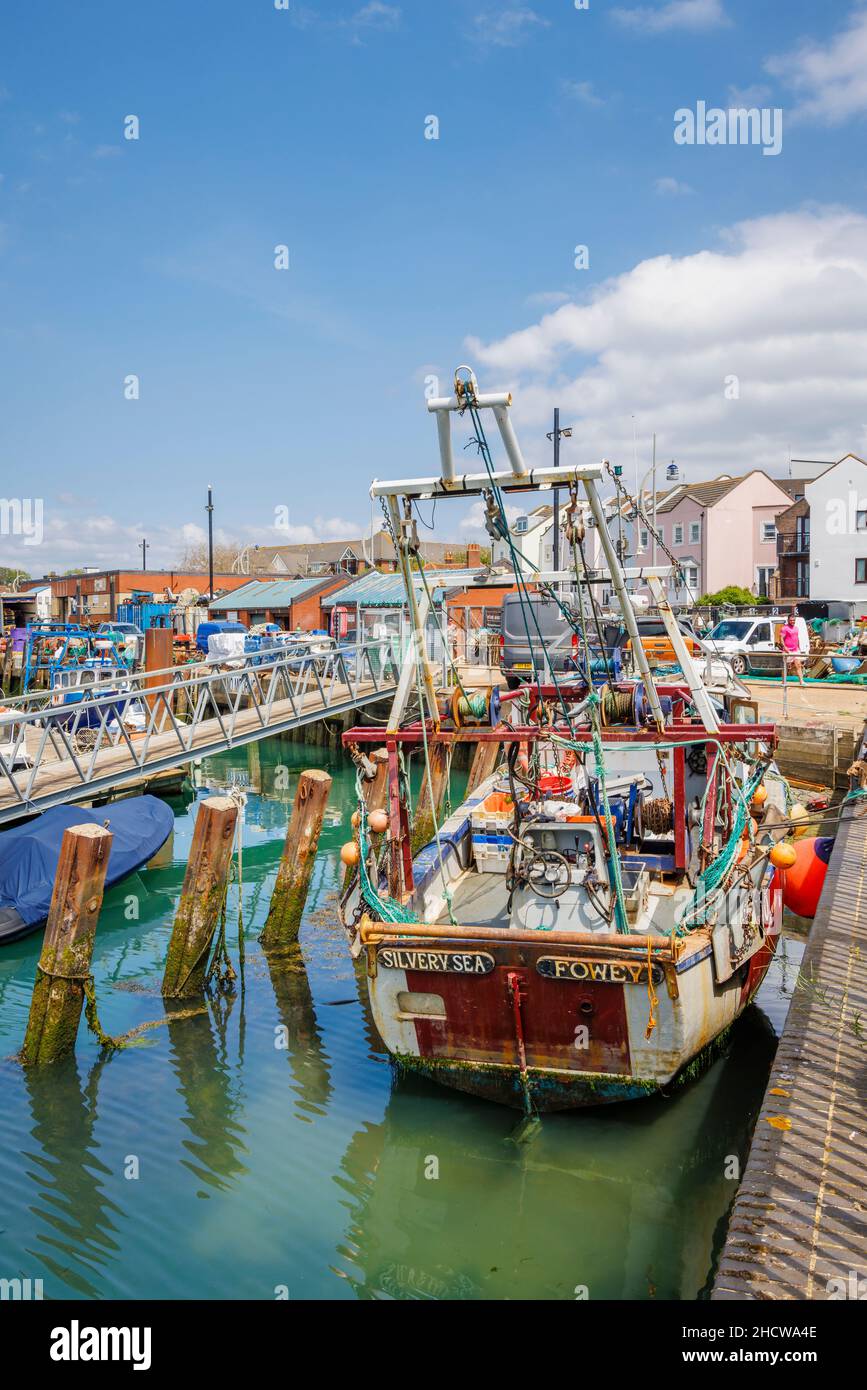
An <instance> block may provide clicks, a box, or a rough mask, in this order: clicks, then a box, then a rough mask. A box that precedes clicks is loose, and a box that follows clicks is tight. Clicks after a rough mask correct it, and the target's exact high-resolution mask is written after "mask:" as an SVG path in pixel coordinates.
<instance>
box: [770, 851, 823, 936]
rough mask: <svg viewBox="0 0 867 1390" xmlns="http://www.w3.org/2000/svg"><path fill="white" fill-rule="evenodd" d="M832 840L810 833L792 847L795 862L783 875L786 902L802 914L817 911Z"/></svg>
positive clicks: (793, 910) (814, 913)
mask: <svg viewBox="0 0 867 1390" xmlns="http://www.w3.org/2000/svg"><path fill="white" fill-rule="evenodd" d="M833 843H834V841H833V839H829V838H828V837H826V836H824V835H811V836H810V837H809V838H808V839H805V840H798V842H797V844H795V845H793V846H792V847H791V852H792V856H793V861H794V862H793V863H792V865H791V867H787V869H786V873H785V875H784V877H783V903H784V905H785V906H786V907H787V908H788V909H789V911H790V912H794V913H797V915H798V916H799V917H815V915H816V908H817V907H818V906H819V898H820V897H821V895H822V888H823V886H824V883H825V875H826V873H827V872H828V860H829V859H830V858H831V846H832V845H833ZM776 848H778V849H779V846H776Z"/></svg>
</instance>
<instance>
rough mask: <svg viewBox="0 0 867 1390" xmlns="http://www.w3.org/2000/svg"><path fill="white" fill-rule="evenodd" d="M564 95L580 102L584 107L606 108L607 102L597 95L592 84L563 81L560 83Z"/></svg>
mask: <svg viewBox="0 0 867 1390" xmlns="http://www.w3.org/2000/svg"><path fill="white" fill-rule="evenodd" d="M560 88H561V90H562V92H563V95H564V96H566V97H569V98H570V99H571V100H572V101H580V102H581V104H582V105H583V106H604V105H605V100H604V98H603V97H600V96H598V95H597V93H596V92H594V90H593V83H592V82H571V81H563V82H561V83H560Z"/></svg>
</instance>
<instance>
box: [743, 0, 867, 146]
mask: <svg viewBox="0 0 867 1390" xmlns="http://www.w3.org/2000/svg"><path fill="white" fill-rule="evenodd" d="M765 69H766V71H767V72H769V73H770V74H771V76H772V77H776V78H778V79H779V80H780V81H781V82H782V83H783V84H784V85H785V86H787V87H791V88H792V90H793V91H794V92H795V93H796V94H797V97H798V99H799V103H800V104H799V105H798V106H797V107H796V109H795V112H794V113H793V114H794V115H797V116H803V117H814V118H816V119H818V120H820V121H824V122H826V123H827V124H828V125H839V124H840V123H841V122H842V121H845V120H848V119H849V118H850V117H852V116H861V115H864V113H865V112H867V9H862V8H859V9H858V10H856V11H853V13H852V14H851V16H850V17H849V22H848V24H847V25H846V27H845V29H843V30H841V31H840V32H839V33H838V34H836V35H835V36H834V37H833V38H832V39H830V40H829V41H828V43H825V44H823V43H819V42H817V41H815V40H812V39H804V40H803V41H802V42H801V43H800V44H799V45H798V46H797V47H796V48H793V49H791V50H790V51H789V52H788V53H783V54H779V55H777V56H775V57H772V58H769V59H768V60H767V62H766V63H765Z"/></svg>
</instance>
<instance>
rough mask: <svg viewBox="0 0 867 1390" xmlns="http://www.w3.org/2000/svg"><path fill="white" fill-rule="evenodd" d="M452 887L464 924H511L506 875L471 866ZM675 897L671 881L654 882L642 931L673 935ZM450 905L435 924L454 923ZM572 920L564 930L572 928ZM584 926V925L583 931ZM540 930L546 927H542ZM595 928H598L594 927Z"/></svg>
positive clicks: (604, 926)
mask: <svg viewBox="0 0 867 1390" xmlns="http://www.w3.org/2000/svg"><path fill="white" fill-rule="evenodd" d="M451 888H452V913H453V915H454V917H455V920H456V921H457V922H459V923H460V925H461V926H462V927H496V928H504V927H508V926H509V925H510V920H509V913H508V910H507V906H506V904H507V902H508V893H507V892H506V878H505V875H504V874H480V873H477V872H476V870H475V869H467V870H465V871H464V873H462V874H461V876H460V878H458V879H456V880H455V882H454V883H453V884H452V886H451ZM688 893H689V890H688V889H684V890H682V892H681V894H679V895H678V897H677V901H678V902H680V901H682V900H683V898H684V897H686V896H688ZM674 900H675V889H674V887H673V886H672V885H670V884H662V883H659V882H654V883H652V884H651V890H650V900H649V913H650V916H649V919H648V920H647V921H646V922H644V923H643V924H642V926H641V932H642V933H644V932H647V933H648V935H651V936H653V935H665V936H667V935H669V932H670V925H671V915H672V911H673V906H674ZM450 921H451V918H450V917H449V912H448V908H447V907H446V908H444V909H443V911H442V912H441V913H440V915H439V916H438V917H437V918H436V921H435V925H436V926H438V927H447V926H448V925H449V924H450ZM568 929H569V927H568V921H567V922H564V923H563V924H562V925H561V927H560V930H568ZM583 929H584V928H582V930H583ZM540 930H542V929H541V928H540ZM594 930H595V928H594ZM599 931H600V933H601V934H603V935H606V934H607V933H609V932H610V931H611V928H610V926H608V925H607V924H603V923H602V922H600V924H599Z"/></svg>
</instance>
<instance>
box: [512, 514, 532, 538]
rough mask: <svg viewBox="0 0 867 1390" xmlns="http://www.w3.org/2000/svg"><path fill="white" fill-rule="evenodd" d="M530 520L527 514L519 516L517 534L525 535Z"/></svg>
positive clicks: (516, 525)
mask: <svg viewBox="0 0 867 1390" xmlns="http://www.w3.org/2000/svg"><path fill="white" fill-rule="evenodd" d="M529 524H530V523H529V520H528V519H527V517H525V516H519V517H518V519H517V520H516V522H515V535H516V536H523V535H524V533H525V531H526V530H527V528H528V526H529Z"/></svg>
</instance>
